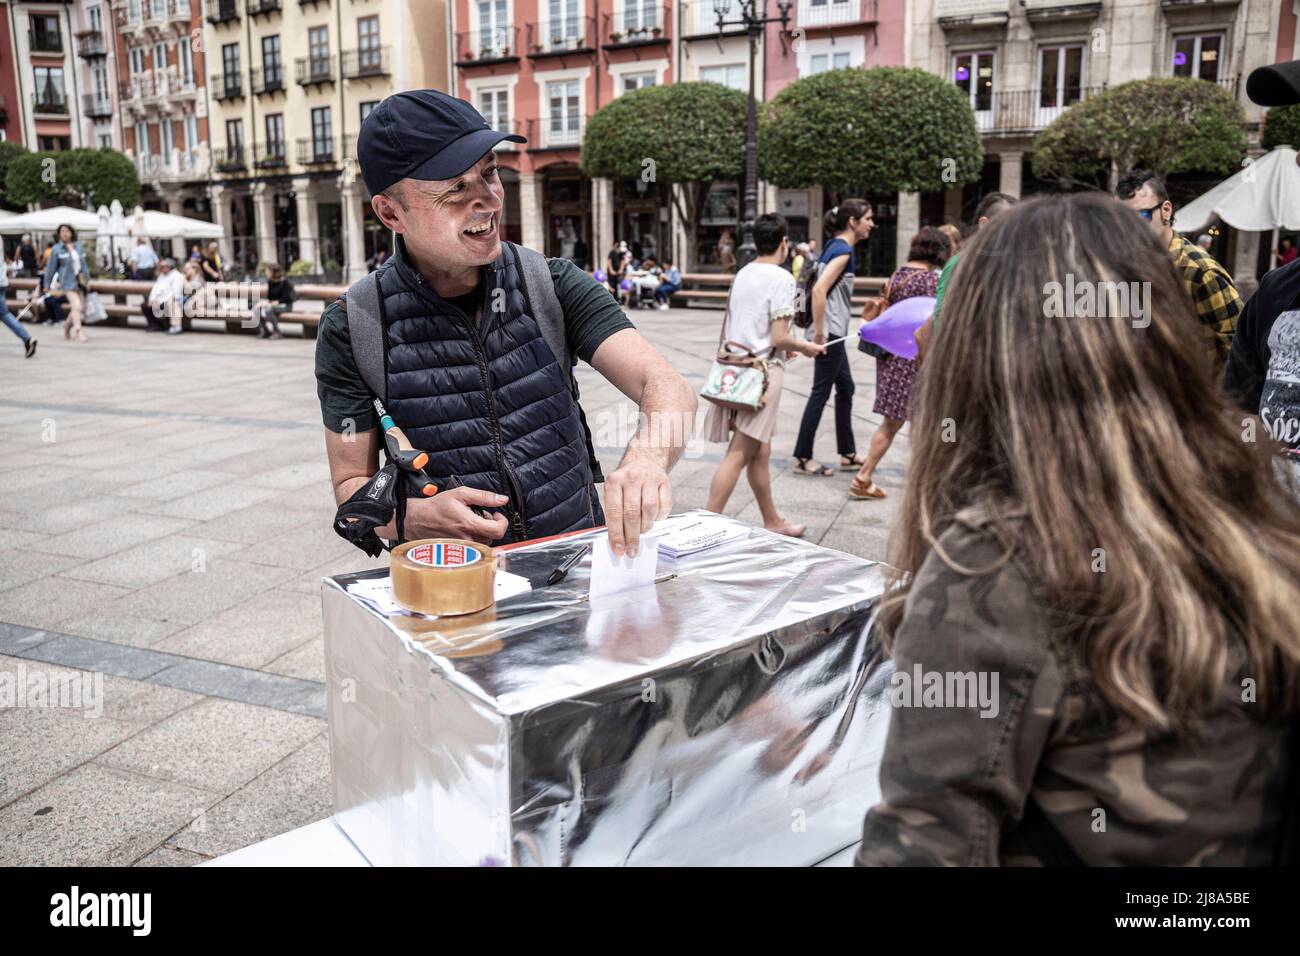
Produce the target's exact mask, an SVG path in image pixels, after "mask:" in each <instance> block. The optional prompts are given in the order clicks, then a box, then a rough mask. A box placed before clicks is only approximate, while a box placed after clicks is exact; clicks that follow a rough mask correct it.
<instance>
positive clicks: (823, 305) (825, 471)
mask: <svg viewBox="0 0 1300 956" xmlns="http://www.w3.org/2000/svg"><path fill="white" fill-rule="evenodd" d="M874 225H875V220H874V218H873V215H872V210H871V203H869V202H867V201H866V200H865V199H845V200H843V201H842V202H841V203H840V204H839V205H838V206H835V207H834V208H833V209H831V211H830V212H828V213H826V216H825V219H824V221H823V226H824V227H825V229H826V232H827V234H829V235H830V237H831V238H830V240H829V241H828V242H827V243H826V248H825V249H823V250H822V254H821V256H820V257H819V258H818V260H817V270H818V271H817V281H816V283H815V284H814V285H813V288H812V296H811V299H812V308H811V312H812V319H813V325H812V333H813V336H812V338H813V341H814V342H817V343H818V344H824V343H826V342H828V341H831V342H832V344H830V345H828V346H827V347H826V351H825V352H824V353H823V354H821V355H819V356H817V359H816V362H815V364H814V366H813V387H812V392H811V393H810V394H809V396H808V404H807V405H806V406H805V407H804V410H803V420H802V421H801V422H800V424H799V437H798V440H797V441H796V442H795V446H794V473H795V474H796V475H815V476H818V477H824V478H829V477H831V476H832V475H834V474H835V472H834V471H833V470H832V469H831V468H829V467H827V466H824V465H822V464H820V463H819V462H817V461H816V460H815V459H814V458H813V442H814V440H815V439H816V437H817V426H818V425H820V424H821V420H822V411H823V409H825V408H826V402H827V401H828V400H829V399H830V395H831V389H832V388H833V389H834V390H835V443H836V445H837V446H838V447H837V448H836V451H838V452H839V455H840V469H841V470H842V471H857V470H858V469H859V468H860V467H862V461H863V459H862V458H860V457H859V456H858V453H857V445H856V444H855V442H854V439H853V370H852V368H850V366H849V354H848V350H847V349H846V348H845V347H844V343H843V342H842V341H841V342H834V341H832V340H834V339H842V338H844V337H845V336H846V335H848V334H849V318H850V316H851V315H852V311H853V305H852V300H853V278H854V274H853V247H854V246H855V245H856V244H857V243H859V242H862V241H864V240H865V239H866V238H867V236H869V235H871V230H872V228H873V227H874Z"/></svg>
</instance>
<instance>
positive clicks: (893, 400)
mask: <svg viewBox="0 0 1300 956" xmlns="http://www.w3.org/2000/svg"><path fill="white" fill-rule="evenodd" d="M951 248H952V245H951V243H950V242H949V240H948V237H947V236H946V235H944V233H943V231H942V230H940V229H938V228H936V227H934V226H926V227H925V228H924V229H922V230H921V231H920V232H918V233H917V234H916V235H915V236H914V237H913V238H912V242H911V245H910V246H909V248H908V250H907V262H905V263H904V264H903V265H902V266H900V267H899V268H897V269H895V270H894V274H893V275H891V276H890V277H889V281H888V282H886V283H885V291H884V294H883V295H882V296H881V298H882V300H883V303H884V306H885V307H886V308H888V307H889V306H891V305H896V304H897V303H899V302H902V301H903V300H904V299H911V298H915V297H918V296H924V297H928V298H934V297H935V295H936V294H937V293H938V291H939V270H940V269H942V268H943V267H944V264H945V263H946V262H947V261H948V257H949V255H950V250H951ZM916 368H917V365H916V360H915V359H906V358H903V357H902V356H901V355H892V354H890V355H885V356H883V357H878V358H877V359H876V401H875V404H874V405H873V406H872V407H871V410H872V411H873V412H874V413H875V414H877V415H879V416H881V419H882V420H881V422H880V425H879V427H877V428H876V431H875V434H873V435H872V436H871V444H870V445H868V446H867V459H866V461H864V462H863V463H862V467H861V468H860V469H858V473H857V475H855V476H854V478H853V481H852V483H850V485H849V497H850V498H852V499H854V500H858V501H862V500H867V499H873V498H884V497H885V490H884V489H883V488H881V487H880V486H879V485H877V484H876V483H875V482H874V481H873V480H872V475H873V474H874V473H875V470H876V466H877V465H879V464H880V460H881V459H882V458H884V457H885V453H886V452H887V451H889V447H890V445H892V444H893V443H894V436H895V435H897V434H898V430H899V429H900V428H902V427H903V423H904V422H906V421H907V419H908V418H909V416H910V410H911V406H912V385H913V383H914V382H915V381H916Z"/></svg>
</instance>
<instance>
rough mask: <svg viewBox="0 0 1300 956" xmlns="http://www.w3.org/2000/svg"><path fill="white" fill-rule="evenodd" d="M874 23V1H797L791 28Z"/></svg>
mask: <svg viewBox="0 0 1300 956" xmlns="http://www.w3.org/2000/svg"><path fill="white" fill-rule="evenodd" d="M729 19H730V18H729ZM875 22H876V0H799V5H798V7H797V9H796V12H795V21H794V23H793V24H792V26H793V27H794V28H796V29H798V28H799V27H803V28H804V29H817V28H818V27H834V26H839V25H841V24H846V23H853V24H857V25H859V26H865V25H868V24H873V23H875Z"/></svg>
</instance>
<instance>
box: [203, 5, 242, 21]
mask: <svg viewBox="0 0 1300 956" xmlns="http://www.w3.org/2000/svg"><path fill="white" fill-rule="evenodd" d="M203 13H204V15H205V16H206V17H207V20H208V22H209V23H211V24H212V25H213V26H220V25H221V24H223V23H233V22H234V21H236V20H238V19H239V17H240V15H241V13H240V8H239V0H205V2H204V4H203Z"/></svg>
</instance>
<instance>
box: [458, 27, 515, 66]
mask: <svg viewBox="0 0 1300 956" xmlns="http://www.w3.org/2000/svg"><path fill="white" fill-rule="evenodd" d="M518 59H519V28H518V27H505V26H498V27H493V28H490V29H485V30H462V31H461V32H460V33H457V34H456V65H457V66H461V67H466V66H489V65H491V64H493V63H514V62H516V61H517V60H518Z"/></svg>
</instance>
